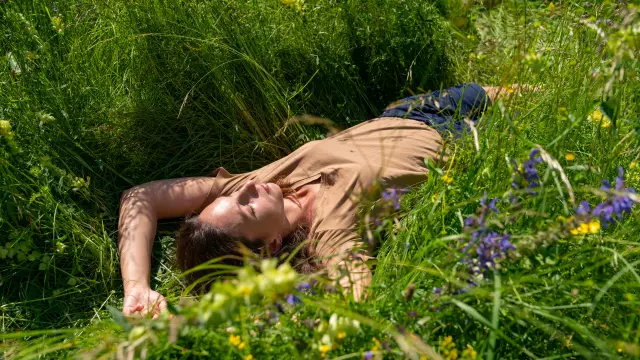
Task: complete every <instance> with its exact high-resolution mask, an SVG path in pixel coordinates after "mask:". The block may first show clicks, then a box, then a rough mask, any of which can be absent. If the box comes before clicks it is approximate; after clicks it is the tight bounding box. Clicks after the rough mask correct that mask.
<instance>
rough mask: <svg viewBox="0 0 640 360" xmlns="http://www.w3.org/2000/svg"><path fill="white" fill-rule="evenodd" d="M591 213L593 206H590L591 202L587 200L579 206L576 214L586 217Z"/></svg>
mask: <svg viewBox="0 0 640 360" xmlns="http://www.w3.org/2000/svg"><path fill="white" fill-rule="evenodd" d="M590 211H591V206H590V205H589V202H588V201H586V200H582V201H581V202H580V204H579V205H578V209H577V210H576V213H577V214H578V215H586V214H588V213H589V212H590Z"/></svg>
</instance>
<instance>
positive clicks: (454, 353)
mask: <svg viewBox="0 0 640 360" xmlns="http://www.w3.org/2000/svg"><path fill="white" fill-rule="evenodd" d="M442 353H443V354H444V358H445V360H456V359H457V358H458V350H456V349H452V350H445V351H443V352H442Z"/></svg>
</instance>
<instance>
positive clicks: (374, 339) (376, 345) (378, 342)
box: [371, 338, 380, 352]
mask: <svg viewBox="0 0 640 360" xmlns="http://www.w3.org/2000/svg"><path fill="white" fill-rule="evenodd" d="M373 343H374V344H375V345H374V346H373V347H372V348H371V351H374V352H375V351H378V350H379V349H380V341H378V339H376V338H373Z"/></svg>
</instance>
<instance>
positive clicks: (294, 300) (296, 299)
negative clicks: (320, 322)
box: [287, 294, 302, 305]
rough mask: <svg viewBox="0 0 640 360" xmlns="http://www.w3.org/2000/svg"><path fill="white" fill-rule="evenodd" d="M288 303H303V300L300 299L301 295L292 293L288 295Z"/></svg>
mask: <svg viewBox="0 0 640 360" xmlns="http://www.w3.org/2000/svg"><path fill="white" fill-rule="evenodd" d="M287 303H288V304H289V305H298V304H302V300H300V298H299V297H297V296H295V295H293V294H290V295H289V296H287Z"/></svg>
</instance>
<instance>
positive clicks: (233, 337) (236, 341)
mask: <svg viewBox="0 0 640 360" xmlns="http://www.w3.org/2000/svg"><path fill="white" fill-rule="evenodd" d="M229 342H230V343H231V345H233V346H236V347H237V346H238V345H240V342H241V341H240V336H239V335H233V334H231V335H229Z"/></svg>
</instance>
